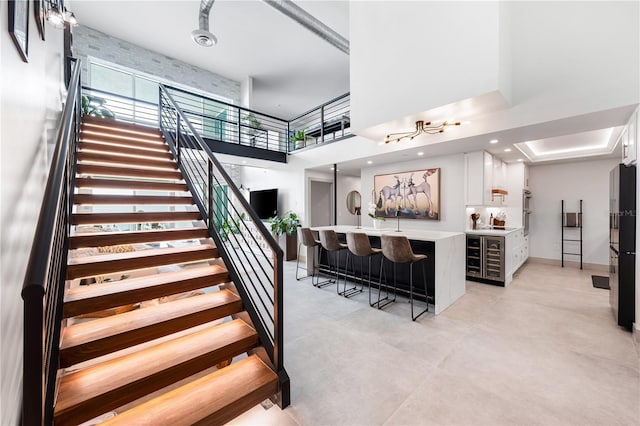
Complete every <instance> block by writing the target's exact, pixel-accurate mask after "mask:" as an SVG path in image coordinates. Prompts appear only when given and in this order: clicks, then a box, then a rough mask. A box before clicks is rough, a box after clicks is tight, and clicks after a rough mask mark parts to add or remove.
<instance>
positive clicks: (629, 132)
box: [619, 109, 640, 165]
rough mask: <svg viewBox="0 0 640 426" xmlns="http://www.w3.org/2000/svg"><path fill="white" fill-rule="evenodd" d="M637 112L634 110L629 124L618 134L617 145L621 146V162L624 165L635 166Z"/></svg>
mask: <svg viewBox="0 0 640 426" xmlns="http://www.w3.org/2000/svg"><path fill="white" fill-rule="evenodd" d="M638 120H639V114H638V110H637V109H636V110H635V112H634V113H633V114H631V118H630V119H629V122H628V123H627V125H626V126H625V128H624V129H623V130H622V133H621V134H620V141H619V143H621V144H622V162H623V163H624V164H627V165H629V164H636V161H637V157H638V155H637V153H638V132H639V127H640V123H639V122H638Z"/></svg>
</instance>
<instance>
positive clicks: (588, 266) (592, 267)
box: [527, 257, 609, 275]
mask: <svg viewBox="0 0 640 426" xmlns="http://www.w3.org/2000/svg"><path fill="white" fill-rule="evenodd" d="M527 261H528V262H531V263H539V264H542V265H553V266H562V262H561V261H560V260H558V259H546V258H544V257H529V259H528V260H527ZM564 266H565V267H571V268H574V267H576V268H579V267H580V262H576V261H573V260H565V261H564ZM582 269H584V270H587V271H594V272H600V273H603V274H604V275H609V265H600V264H599V263H583V264H582Z"/></svg>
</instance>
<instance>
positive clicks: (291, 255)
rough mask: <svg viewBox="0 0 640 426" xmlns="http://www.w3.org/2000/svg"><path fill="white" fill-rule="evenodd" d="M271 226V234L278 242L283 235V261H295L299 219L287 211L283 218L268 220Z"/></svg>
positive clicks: (277, 217)
mask: <svg viewBox="0 0 640 426" xmlns="http://www.w3.org/2000/svg"><path fill="white" fill-rule="evenodd" d="M268 222H269V224H271V232H272V233H273V235H274V236H275V237H276V238H277V239H278V240H279V239H280V237H281V236H282V235H285V260H295V259H296V256H297V253H296V246H297V245H298V227H299V226H300V218H298V215H297V214H295V213H294V212H292V211H288V212H287V213H285V214H284V215H283V216H281V217H280V216H275V217H272V218H271V219H269V220H268Z"/></svg>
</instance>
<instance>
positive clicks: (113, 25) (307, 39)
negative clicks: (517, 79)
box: [68, 0, 632, 175]
mask: <svg viewBox="0 0 640 426" xmlns="http://www.w3.org/2000/svg"><path fill="white" fill-rule="evenodd" d="M296 3H297V4H298V5H300V6H301V7H303V8H304V9H305V10H307V11H308V12H309V13H311V14H312V15H314V16H315V17H316V18H318V19H320V20H321V21H322V22H324V23H325V24H327V25H328V26H329V27H331V28H333V29H334V30H335V31H337V32H338V33H340V34H341V35H343V36H344V37H346V38H348V35H349V4H348V1H305V0H296ZM68 4H72V10H73V11H74V12H75V14H76V16H77V17H78V18H79V19H80V21H81V23H82V24H83V25H86V26H88V27H91V28H94V29H96V30H98V31H102V32H104V33H107V34H110V35H112V36H114V37H118V38H121V39H124V40H127V41H129V42H131V43H134V44H137V45H140V46H142V47H145V48H147V49H150V50H153V51H156V52H159V53H162V54H164V55H167V56H171V57H174V58H177V59H179V60H182V61H184V62H187V63H190V64H194V65H196V66H198V67H201V68H203V69H206V70H209V71H211V72H214V73H217V74H220V75H223V76H225V77H228V78H231V79H234V80H237V81H242V80H244V79H246V78H247V77H248V76H252V77H253V79H254V83H253V98H252V104H251V108H252V109H255V110H257V111H261V112H265V113H270V114H272V115H275V116H279V117H282V118H285V119H290V118H292V117H294V116H296V115H299V114H300V113H302V112H305V111H307V110H309V109H311V108H313V107H316V106H317V105H319V104H321V103H323V102H325V101H327V100H329V99H331V98H334V97H335V96H337V95H340V94H342V93H345V92H347V91H349V56H348V55H346V54H344V53H342V52H341V51H339V50H338V49H337V48H335V47H333V46H332V45H330V44H329V43H327V42H326V41H324V40H322V39H321V38H319V37H318V36H316V35H314V34H312V33H311V32H309V31H308V30H306V29H305V28H303V27H302V26H300V25H299V24H297V23H296V22H294V21H292V20H291V19H289V18H287V17H286V16H284V15H282V14H281V13H280V12H278V11H276V10H275V9H274V8H272V7H271V6H269V5H267V4H265V3H264V2H262V1H257V0H244V1H239V0H236V1H232V0H217V1H216V2H215V3H214V5H213V8H212V10H211V14H210V30H211V32H212V33H213V34H215V35H216V37H217V38H218V44H217V45H216V46H215V47H213V48H208V49H207V48H202V47H199V46H197V45H196V44H195V43H194V42H193V41H192V40H191V37H190V33H191V30H193V29H195V28H197V27H198V11H199V5H200V1H199V0H182V1H177V0H171V1H162V0H161V1H141V0H135V1H106V0H75V1H73V2H72V3H71V2H68ZM492 96H493V95H491V94H489V95H486V96H484V97H478V98H477V99H473V100H464V101H461V102H459V103H457V104H452V105H445V106H442V107H440V108H437V109H435V110H433V111H429V114H427V115H426V117H434V118H442V119H448V118H455V119H456V120H458V119H460V120H462V121H463V122H464V121H465V120H466V121H467V122H468V123H471V124H465V125H463V126H462V127H461V128H455V129H452V130H451V131H450V132H449V131H448V132H446V133H445V134H443V135H426V136H420V137H419V138H416V140H414V141H413V142H407V141H403V142H401V143H400V144H397V145H396V146H386V147H385V146H379V145H378V146H374V147H372V146H371V143H370V141H368V142H364V143H362V147H361V148H360V149H357V150H356V151H358V152H357V155H356V156H353V158H349V156H346V157H345V158H342V162H340V163H339V171H340V172H341V173H345V174H351V175H359V174H360V169H361V168H363V167H370V166H371V164H368V163H367V161H372V162H373V163H372V164H375V165H379V164H383V163H391V162H398V161H407V160H410V159H413V158H417V156H418V153H419V152H423V153H424V155H426V156H435V155H446V154H452V153H460V152H469V151H473V150H487V151H488V152H491V153H492V154H494V155H496V156H498V157H499V158H502V159H503V160H505V161H507V162H515V161H518V160H519V159H522V160H524V161H526V162H527V163H534V164H537V163H538V162H547V161H566V160H567V159H571V158H572V159H575V158H581V157H584V156H585V155H591V157H589V158H602V157H612V156H620V147H617V146H615V143H612V140H613V139H615V138H616V137H617V134H618V133H619V128H618V129H614V130H610V129H611V128H613V127H615V126H619V125H620V124H622V123H623V122H624V120H625V117H628V116H629V115H630V114H631V111H632V108H631V107H630V108H619V109H617V110H612V111H602V112H601V113H600V114H591V115H587V116H584V117H573V118H570V119H565V120H556V121H553V122H547V123H541V124H540V125H536V126H528V127H521V128H515V129H507V130H504V131H499V132H493V133H490V131H489V130H487V129H489V128H490V126H487V123H488V122H489V121H490V120H487V119H486V117H483V116H482V114H485V115H486V114H491V113H496V114H497V115H496V117H498V118H497V119H495V120H494V121H500V118H499V113H500V110H502V109H504V108H505V105H504V102H503V100H501V99H497V98H496V97H495V96H493V97H492ZM472 101H473V102H472ZM418 115H419V116H421V117H422V116H423V115H424V112H416V114H414V115H412V116H408V117H405V118H403V119H401V120H395V121H393V122H389V123H384V124H383V125H380V126H376V127H373V128H370V129H364V130H362V131H361V132H359V134H360V135H362V136H364V137H366V138H369V139H372V140H374V141H381V140H382V139H384V135H385V134H386V133H387V132H389V131H390V130H389V129H394V130H392V131H402V130H411V129H412V128H415V120H416V119H423V118H420V117H418ZM483 129H484V130H483ZM354 139H363V138H354ZM491 139H498V140H499V142H498V143H497V144H490V143H489V140H491ZM605 139H606V140H605ZM365 141H366V140H365ZM345 142H346V141H345ZM614 142H615V141H614ZM522 143H524V144H525V145H518V144H522ZM359 144H360V142H359V141H352V142H350V146H359ZM594 144H595V145H607V146H606V148H604V149H603V150H601V151H598V152H596V151H595V150H588V149H587V150H580V149H578V148H580V147H584V146H586V145H594ZM516 145H518V146H520V147H522V146H525V149H523V151H525V153H526V154H527V155H524V154H523V153H522V152H521V150H519V149H517V148H516ZM324 148H329V149H328V150H325V149H324ZM506 149H509V150H510V151H509V152H506V151H505V150H506ZM545 150H546V151H551V152H554V151H559V152H556V153H555V154H554V155H552V154H547V155H545V154H544V152H543V151H545ZM567 150H569V151H567ZM312 151H313V152H311V151H308V152H306V153H302V152H301V153H299V154H297V155H299V156H300V157H301V158H302V159H304V160H305V161H308V163H309V168H314V169H316V170H319V171H326V172H328V171H329V167H327V166H328V165H330V164H332V163H333V162H334V161H335V152H334V151H333V150H332V149H331V147H330V146H327V147H321V148H316V149H314V150H312ZM324 151H327V152H326V153H325V152H324ZM363 152H368V153H369V154H370V155H369V156H368V157H363V155H362V153H363ZM534 152H538V155H534V154H532V153H534ZM540 154H541V155H540ZM325 157H326V160H324V158H325ZM228 160H229V161H230V162H234V160H233V158H230V159H228ZM241 161H243V159H236V161H235V162H236V163H237V164H241ZM244 161H246V160H244ZM251 162H253V161H251ZM252 165H254V164H252ZM255 165H257V164H255Z"/></svg>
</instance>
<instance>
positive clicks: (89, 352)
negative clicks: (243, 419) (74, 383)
mask: <svg viewBox="0 0 640 426" xmlns="http://www.w3.org/2000/svg"><path fill="white" fill-rule="evenodd" d="M240 311H242V302H241V301H236V302H232V303H228V304H225V305H222V306H215V307H213V308H212V309H209V310H206V311H200V312H196V313H194V314H192V315H188V316H185V317H180V318H175V319H171V320H168V321H164V322H161V323H156V324H154V325H152V326H149V327H144V328H140V329H137V330H133V331H130V332H127V333H122V334H118V335H115V336H110V337H108V338H105V339H101V340H97V341H93V342H90V343H87V344H84V345H78V346H74V347H71V348H67V349H61V350H60V367H61V368H67V367H70V366H72V365H74V364H77V363H80V362H84V361H87V360H89V359H93V358H97V357H99V356H102V355H106V354H109V353H112V352H116V351H119V350H121V349H125V348H128V347H130V346H134V345H138V344H140V343H144V342H148V341H150V340H154V339H158V338H160V337H163V336H167V335H169V334H173V333H177V332H179V331H182V330H186V329H189V328H191V327H195V326H198V325H201V324H205V323H207V322H211V321H215V320H217V319H220V318H224V317H226V316H229V315H232V314H235V313H237V312H240Z"/></svg>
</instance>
